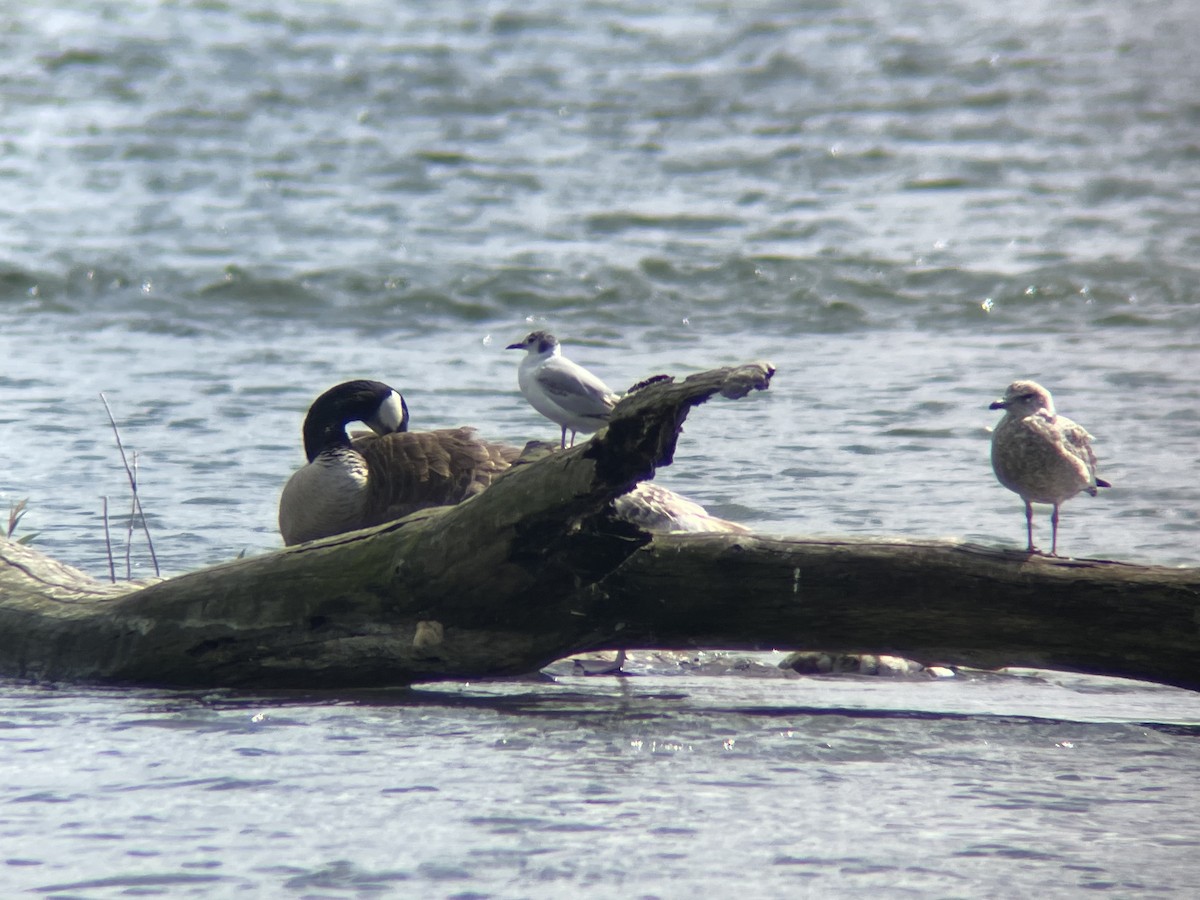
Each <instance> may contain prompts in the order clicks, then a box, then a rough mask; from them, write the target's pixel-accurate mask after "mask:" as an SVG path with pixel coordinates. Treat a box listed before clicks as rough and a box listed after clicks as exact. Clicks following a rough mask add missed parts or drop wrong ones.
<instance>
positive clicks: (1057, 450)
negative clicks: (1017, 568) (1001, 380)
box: [990, 381, 1112, 556]
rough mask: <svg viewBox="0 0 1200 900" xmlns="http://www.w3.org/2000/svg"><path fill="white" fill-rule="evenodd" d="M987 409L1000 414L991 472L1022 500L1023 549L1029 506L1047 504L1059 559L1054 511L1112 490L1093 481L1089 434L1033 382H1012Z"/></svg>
mask: <svg viewBox="0 0 1200 900" xmlns="http://www.w3.org/2000/svg"><path fill="white" fill-rule="evenodd" d="M990 408H991V409H1002V410H1004V418H1003V419H1001V420H1000V424H998V425H997V426H996V430H995V431H993V432H992V469H993V470H995V472H996V478H998V479H999V480H1000V483H1001V484H1002V485H1004V486H1005V487H1006V488H1008V489H1009V490H1010V491H1013V492H1014V493H1016V494H1019V495H1020V497H1021V499H1022V500H1024V501H1025V534H1026V537H1027V538H1028V547H1027V550H1028V552H1030V553H1037V552H1038V550H1037V548H1036V547H1034V546H1033V504H1034V503H1049V504H1051V505H1052V506H1053V507H1054V512H1053V513H1052V514H1051V516H1050V526H1051V529H1052V530H1051V535H1052V536H1051V539H1050V541H1051V542H1050V555H1051V556H1058V508H1059V506H1061V505H1062V504H1063V503H1064V502H1065V501H1067V500H1069V499H1071V498H1072V497H1074V496H1075V495H1076V494H1078V493H1079V492H1080V491H1087V492H1088V493H1089V494H1091V495H1092V496H1093V497H1094V496H1096V489H1097V488H1102V487H1112V485H1110V484H1109V483H1108V482H1107V481H1104V480H1102V479H1100V478H1097V477H1096V454H1095V453H1093V452H1092V436H1091V435H1090V434H1088V433H1087V431H1085V430H1084V429H1083V428H1082V426H1080V425H1078V424H1076V423H1075V422H1072V421H1071V420H1070V419H1068V418H1067V417H1066V416H1060V415H1058V414H1057V413H1055V411H1054V400H1053V398H1052V397H1051V396H1050V392H1049V391H1048V390H1046V389H1045V388H1044V387H1042V386H1041V385H1040V384H1038V383H1037V382H1035V381H1014V382H1013V383H1012V384H1010V385H1009V386H1008V390H1006V391H1005V392H1004V398H1003V399H1002V400H997V401H996V402H995V403H993V404H992V405H991V407H990Z"/></svg>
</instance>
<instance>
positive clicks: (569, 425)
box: [505, 331, 620, 449]
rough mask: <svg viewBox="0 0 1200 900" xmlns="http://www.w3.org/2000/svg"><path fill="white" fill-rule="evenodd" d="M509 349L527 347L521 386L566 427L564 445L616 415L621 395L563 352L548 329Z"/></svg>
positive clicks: (520, 372) (520, 369) (547, 414)
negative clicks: (614, 409)
mask: <svg viewBox="0 0 1200 900" xmlns="http://www.w3.org/2000/svg"><path fill="white" fill-rule="evenodd" d="M505 349H506V350H524V351H526V353H525V357H524V358H523V359H522V360H521V364H520V366H519V367H518V368H517V385H518V386H519V387H520V388H521V393H522V394H524V395H525V399H526V400H528V401H529V405H530V406H532V407H533V408H534V409H536V410H537V411H538V412H540V413H541V414H542V415H543V416H545V417H546V418H547V419H549V420H550V421H552V422H554V423H556V424H557V425H559V426H560V427H561V428H562V439H561V441H560V446H561V447H562V448H564V449H565V448H566V447H567V430H568V429H569V430H570V432H571V446H574V445H575V434H576V432H580V431H582V432H583V433H585V434H591V433H592V432H593V431H597V430H599V429H600V427H601V426H603V425H604V423H605V422H607V421H608V419H609V417H610V416H611V415H612V411H613V407H614V406H615V405H616V403H617V400H619V399H620V398H619V397H618V396H617V395H616V394H615V393H614V392H613V391H612V390H611V389H610V388H609V387H608V385H606V384H605V383H604V382H603V381H601V380H600V379H599V378H597V377H596V376H595V375H593V374H592V373H591V372H589V371H588V370H587V369H585V368H584V367H583V366H581V365H579V364H577V363H574V362H572V361H571V360H569V359H567V358H566V357H565V356H563V355H562V347H561V346H560V345H559V343H558V338H556V337H555V336H554V335H552V334H550V333H549V332H548V331H534V332H531V333H530V334H528V335H526V336H525V339H524V340H522V341H520V342H518V343H516V344H509V345H508V346H507V347H506V348H505Z"/></svg>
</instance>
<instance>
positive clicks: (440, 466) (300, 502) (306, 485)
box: [279, 381, 521, 545]
mask: <svg viewBox="0 0 1200 900" xmlns="http://www.w3.org/2000/svg"><path fill="white" fill-rule="evenodd" d="M351 422H362V423H363V424H364V425H366V426H367V427H368V428H370V429H371V431H372V432H374V434H366V435H356V436H355V437H354V439H353V440H351V438H350V436H349V435H348V434H347V433H346V426H347V425H348V424H349V423H351ZM407 429H408V406H407V404H405V402H404V398H403V397H402V396H401V395H400V392H399V391H397V390H395V389H394V388H392V387H389V386H388V385H386V384H384V383H382V382H380V381H348V382H345V383H343V384H339V385H336V386H335V387H332V388H330V389H329V390H328V391H326V392H325V393H323V394H322V395H321V396H320V397H318V398H317V399H316V400H315V401H313V404H312V406H311V407H310V408H309V411H308V415H307V416H306V417H305V419H304V452H305V455H306V456H307V457H308V464H307V465H305V466H303V467H301V468H300V469H297V470H296V471H295V472H294V473H293V474H292V477H291V478H289V479H288V482H287V484H286V485H284V488H283V494H282V496H281V497H280V498H279V531H280V533H281V534H282V535H283V542H284V543H285V544H288V545H291V544H299V543H302V542H303V541H311V540H315V539H316V538H321V537H329V536H330V535H334V534H341V533H343V532H346V531H356V530H357V529H359V528H367V527H369V526H371V525H380V524H382V523H384V522H390V521H391V520H393V519H399V518H401V517H403V516H406V515H408V514H409V513H412V512H416V511H417V510H420V509H427V508H429V507H431V506H449V505H453V504H456V503H460V502H462V501H463V500H465V499H467V498H468V497H472V496H474V495H475V494H477V493H479V492H480V491H482V490H483V489H484V488H486V487H487V486H488V485H490V484H491V483H492V480H493V479H494V478H495V477H496V476H497V475H499V474H500V473H501V472H503V471H505V470H507V469H508V468H509V467H510V466H511V465H512V463H513V461H514V460H516V459H517V457H518V456H520V453H521V451H520V450H518V449H517V448H516V447H511V446H508V445H507V444H499V443H495V442H492V441H485V440H483V439H482V438H479V437H477V436H476V434H475V429H473V428H444V429H438V430H435V431H415V432H413V431H408V430H407Z"/></svg>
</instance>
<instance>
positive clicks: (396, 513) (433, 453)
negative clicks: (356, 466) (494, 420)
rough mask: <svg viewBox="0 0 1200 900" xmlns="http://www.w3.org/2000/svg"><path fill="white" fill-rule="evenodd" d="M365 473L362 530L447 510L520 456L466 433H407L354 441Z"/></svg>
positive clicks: (461, 430) (459, 430)
mask: <svg viewBox="0 0 1200 900" xmlns="http://www.w3.org/2000/svg"><path fill="white" fill-rule="evenodd" d="M354 443H355V447H356V448H357V449H358V450H359V452H360V453H362V455H363V457H364V458H365V459H366V461H367V466H368V468H369V470H370V481H371V489H370V503H369V508H368V512H367V517H368V518H369V519H370V520H371V521H370V522H368V523H366V524H372V525H374V524H379V523H381V522H387V521H391V520H392V519H397V518H400V517H401V516H406V515H408V514H409V513H412V512H416V511H417V510H420V509H427V508H429V507H431V506H452V505H454V504H456V503H461V502H462V501H463V500H465V499H467V498H468V497H472V496H474V495H475V494H477V493H479V492H480V491H482V490H483V489H484V488H486V487H487V486H488V485H490V484H491V483H492V481H493V480H494V479H495V478H496V477H497V476H498V475H500V474H501V473H502V472H504V471H505V470H507V469H508V468H509V467H510V466H511V465H512V463H513V461H514V460H515V459H516V458H517V457H518V456H519V455H520V450H519V449H518V448H516V447H511V446H509V445H507V444H498V443H495V442H492V441H485V440H482V439H481V438H479V437H477V436H476V435H475V432H474V429H471V428H447V429H441V430H437V431H406V432H398V433H394V434H385V435H380V436H378V437H374V436H372V437H366V438H361V439H357V440H355V442H354Z"/></svg>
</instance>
